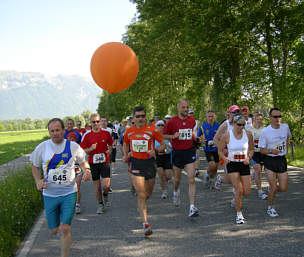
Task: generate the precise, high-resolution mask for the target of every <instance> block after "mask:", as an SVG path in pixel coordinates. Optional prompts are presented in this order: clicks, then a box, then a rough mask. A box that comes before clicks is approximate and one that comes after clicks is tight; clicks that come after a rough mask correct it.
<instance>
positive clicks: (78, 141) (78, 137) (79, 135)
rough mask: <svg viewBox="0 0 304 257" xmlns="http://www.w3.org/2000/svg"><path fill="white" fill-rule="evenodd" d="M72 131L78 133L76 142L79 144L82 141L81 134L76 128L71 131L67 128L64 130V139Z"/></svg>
mask: <svg viewBox="0 0 304 257" xmlns="http://www.w3.org/2000/svg"><path fill="white" fill-rule="evenodd" d="M70 132H74V133H75V134H76V137H77V139H76V143H77V144H80V143H81V134H80V133H79V132H78V131H77V130H76V129H72V130H71V131H68V130H67V129H65V130H64V135H63V138H64V139H67V136H68V134H69V133H70Z"/></svg>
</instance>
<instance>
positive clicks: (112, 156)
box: [110, 148, 116, 162]
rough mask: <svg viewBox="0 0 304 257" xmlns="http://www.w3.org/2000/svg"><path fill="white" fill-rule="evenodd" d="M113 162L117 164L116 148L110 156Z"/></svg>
mask: <svg viewBox="0 0 304 257" xmlns="http://www.w3.org/2000/svg"><path fill="white" fill-rule="evenodd" d="M110 160H111V162H116V148H113V149H112V153H111V155H110Z"/></svg>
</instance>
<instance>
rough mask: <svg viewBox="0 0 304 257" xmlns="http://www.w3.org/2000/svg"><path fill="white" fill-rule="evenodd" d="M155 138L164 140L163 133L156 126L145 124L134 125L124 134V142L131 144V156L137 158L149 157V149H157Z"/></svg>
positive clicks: (159, 140)
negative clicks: (139, 126) (141, 125)
mask: <svg viewBox="0 0 304 257" xmlns="http://www.w3.org/2000/svg"><path fill="white" fill-rule="evenodd" d="M155 140H157V141H158V142H160V143H161V142H163V137H162V135H161V134H160V133H159V132H158V131H157V130H156V129H155V127H154V126H150V125H145V126H144V127H143V128H137V127H136V126H133V127H131V128H128V129H127V130H126V132H125V134H124V139H123V141H124V143H126V144H129V145H130V149H131V156H132V157H134V158H136V159H149V158H151V156H150V155H149V153H148V151H151V150H155Z"/></svg>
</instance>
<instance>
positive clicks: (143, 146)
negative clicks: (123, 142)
mask: <svg viewBox="0 0 304 257" xmlns="http://www.w3.org/2000/svg"><path fill="white" fill-rule="evenodd" d="M132 149H133V151H134V152H137V153H147V152H148V149H149V148H148V140H132Z"/></svg>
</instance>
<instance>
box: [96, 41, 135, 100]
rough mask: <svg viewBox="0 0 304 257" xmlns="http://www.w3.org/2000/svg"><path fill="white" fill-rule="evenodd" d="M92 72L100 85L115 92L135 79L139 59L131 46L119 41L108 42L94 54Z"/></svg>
mask: <svg viewBox="0 0 304 257" xmlns="http://www.w3.org/2000/svg"><path fill="white" fill-rule="evenodd" d="M91 74H92V77H93V79H94V81H95V83H96V84H97V85H98V86H99V87H101V88H102V89H104V90H106V91H108V92H109V93H110V94H114V93H117V92H120V91H122V90H124V89H126V88H128V87H129V86H131V84H132V83H133V82H134V81H135V79H136V76H137V74H138V59H137V57H136V54H135V53H134V52H133V50H132V49H131V48H130V47H129V46H127V45H125V44H122V43H119V42H110V43H106V44H103V45H102V46H100V47H99V48H97V50H96V51H95V53H94V54H93V56H92V59H91Z"/></svg>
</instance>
